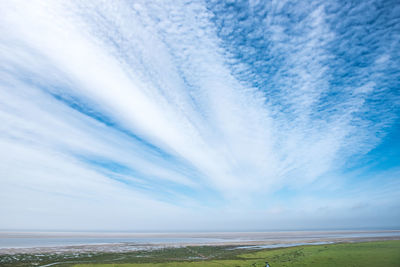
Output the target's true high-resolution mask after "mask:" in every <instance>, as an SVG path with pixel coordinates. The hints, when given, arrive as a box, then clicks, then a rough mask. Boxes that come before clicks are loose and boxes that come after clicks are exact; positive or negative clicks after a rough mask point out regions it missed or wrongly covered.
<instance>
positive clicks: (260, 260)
mask: <svg viewBox="0 0 400 267" xmlns="http://www.w3.org/2000/svg"><path fill="white" fill-rule="evenodd" d="M265 261H268V262H269V263H270V266H271V267H283V266H286V267H289V266H296V267H301V266H312V267H322V266H323V267H334V266H335V267H337V266H340V267H355V266H362V267H367V266H371V267H372V266H376V267H400V240H393V241H379V242H364V243H341V244H331V245H311V246H310V245H309V246H298V247H291V248H278V249H262V250H248V249H232V247H221V246H217V247H212V246H199V247H185V248H166V249H159V250H150V251H132V252H127V253H91V254H88V253H82V254H79V253H78V254H76V253H75V254H45V255H32V254H19V255H0V266H43V265H47V264H51V265H49V266H57V267H59V266H74V267H149V266H155V267H173V266H177V267H183V266H193V267H216V266H232V267H237V266H243V267H244V266H249V267H257V266H258V267H261V266H265ZM54 263H57V264H55V265H53V264H54Z"/></svg>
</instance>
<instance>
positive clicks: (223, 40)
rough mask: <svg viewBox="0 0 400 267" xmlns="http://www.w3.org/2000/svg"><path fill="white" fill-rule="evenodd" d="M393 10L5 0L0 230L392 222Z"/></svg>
mask: <svg viewBox="0 0 400 267" xmlns="http://www.w3.org/2000/svg"><path fill="white" fill-rule="evenodd" d="M399 14H400V4H399V3H398V1H371V0H367V1H331V0H329V1H297V2H296V1H200V0H199V1H180V0H179V1H140V0H138V1H100V2H98V1H63V2H61V1H29V2H26V1H3V2H2V3H1V4H0V33H1V34H0V122H1V123H0V125H1V126H0V183H1V184H0V185H1V186H0V212H1V214H3V216H2V220H1V221H0V228H1V229H50V230H59V229H68V230H133V231H154V230H158V231H175V230H180V231H192V230H228V231H230V230H269V229H310V228H315V229H327V228H398V227H399V226H400V225H399V222H400V193H399V192H400V143H399V138H400V120H399V115H400V105H399V104H400V88H399V86H400V16H399Z"/></svg>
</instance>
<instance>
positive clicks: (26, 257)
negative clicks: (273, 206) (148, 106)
mask: <svg viewBox="0 0 400 267" xmlns="http://www.w3.org/2000/svg"><path fill="white" fill-rule="evenodd" d="M0 240H1V246H2V248H0V265H1V266H33V265H36V266H52V265H66V266H70V265H73V264H78V263H80V264H83V263H109V262H111V263H114V262H115V263H132V264H133V263H135V264H136V263H156V262H171V261H179V262H180V261H184V263H185V264H187V261H195V262H197V261H205V260H207V261H208V262H209V261H210V260H216V259H221V260H227V259H236V257H237V256H238V255H239V254H240V255H241V254H243V253H250V254H251V253H258V252H259V251H275V250H276V249H278V250H280V251H281V250H282V251H283V250H285V249H287V250H288V251H290V253H292V252H293V251H298V250H297V249H295V248H302V250H301V251H303V250H312V251H314V248H317V247H319V248H321V249H325V248H326V247H329V248H331V245H334V244H348V245H351V243H354V244H355V243H357V244H367V243H368V244H389V245H390V246H389V247H390V250H391V251H393V250H396V249H397V252H399V253H398V254H399V255H400V250H399V249H398V248H399V247H400V241H397V240H400V231H398V230H390V231H284V232H283V231H282V232H248V233H244V232H229V233H217V232H215V233H49V232H47V233H38V232H36V233H32V232H30V233H27V232H25V233H21V232H20V233H11V232H7V233H5V232H3V233H1V235H0ZM379 241H385V242H386V243H379ZM370 242H378V243H370ZM391 242H392V243H391ZM55 244H57V245H55ZM361 246H365V245H361ZM371 246H372V245H371ZM385 246H386V245H379V247H380V248H379V249H383V248H385ZM392 246H395V247H394V248H392ZM306 247H307V248H306ZM308 247H313V248H308ZM354 248H355V247H354ZM365 249H366V250H368V251H369V250H372V249H373V247H368V249H367V248H365ZM285 251H286V250H285ZM335 251H336V250H335ZM339 251H340V249H339V250H337V251H336V252H335V253H339ZM363 251H364V250H363ZM314 252H315V251H314ZM364 252H365V251H364ZM364 252H363V253H364ZM266 253H267V252H266ZM268 253H271V252H268ZM268 253H267V254H268ZM310 253H311V252H310ZM329 253H330V252H329ZM357 253H358V252H357ZM360 253H361V252H360ZM268 255H269V254H268ZM274 255H275V254H274ZM296 255H297V254H296ZM304 255H306V254H304ZM382 255H385V254H382ZM293 257H294V256H293ZM278 258H279V259H280V260H282V259H283V258H282V257H281V256H279V257H278ZM367 258H368V257H367ZM236 260H238V259H236ZM241 261H243V259H241ZM244 261H245V262H246V263H247V262H248V260H247V259H246V260H244ZM257 262H259V260H258V259H257ZM197 264H198V263H197ZM257 264H258V263H257ZM174 266H175V265H174ZM207 266H208V265H207ZM210 266H216V265H210ZM228 266H229V265H228ZM235 266H236V265H235ZM242 266H247V265H242ZM249 266H250V265H249ZM252 266H257V265H252ZM274 266H280V265H274ZM286 266H291V265H286ZM305 266H306V265H305ZM323 266H328V265H323ZM332 266H333V265H332ZM356 266H357V265H356ZM366 266H369V265H366ZM388 266H390V265H388Z"/></svg>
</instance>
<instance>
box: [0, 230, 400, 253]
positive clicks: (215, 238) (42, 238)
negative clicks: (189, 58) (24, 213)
mask: <svg viewBox="0 0 400 267" xmlns="http://www.w3.org/2000/svg"><path fill="white" fill-rule="evenodd" d="M389 237H395V238H400V231H395V230H394V231H280V232H248V233H246V232H229V233H225V232H220V233H218V232H212V233H211V232H210V233H205V232H204V233H82V232H62V233H56V232H0V248H3V249H4V248H36V247H59V246H78V245H97V244H105V245H117V244H124V245H126V244H128V245H133V246H134V245H160V244H164V245H174V244H179V245H184V244H218V243H220V244H225V243H226V244H228V243H231V244H232V243H237V244H239V243H248V242H259V243H262V242H265V243H266V244H265V245H262V244H257V246H258V247H260V248H261V247H262V248H272V247H277V246H280V247H282V246H288V245H293V244H308V243H310V242H311V243H316V242H319V243H320V242H330V240H333V239H360V238H389ZM304 241H306V242H304Z"/></svg>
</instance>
